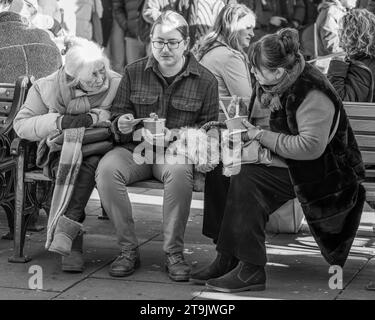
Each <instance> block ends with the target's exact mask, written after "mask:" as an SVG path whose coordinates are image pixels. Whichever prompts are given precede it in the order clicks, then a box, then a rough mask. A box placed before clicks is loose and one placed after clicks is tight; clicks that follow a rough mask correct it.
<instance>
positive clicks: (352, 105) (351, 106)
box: [344, 102, 375, 177]
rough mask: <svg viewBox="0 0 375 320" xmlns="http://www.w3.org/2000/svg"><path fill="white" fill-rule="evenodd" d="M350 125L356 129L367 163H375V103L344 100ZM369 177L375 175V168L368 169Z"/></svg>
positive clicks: (364, 160) (359, 144) (356, 135)
mask: <svg viewBox="0 0 375 320" xmlns="http://www.w3.org/2000/svg"><path fill="white" fill-rule="evenodd" d="M344 108H345V111H346V113H347V115H348V118H349V121H350V125H351V126H352V129H353V131H354V134H355V137H356V140H357V143H358V146H359V148H360V150H361V154H362V159H363V162H364V164H365V165H367V166H369V165H372V166H374V165H375V103H364V102H344ZM366 176H367V177H375V169H374V170H372V169H367V170H366Z"/></svg>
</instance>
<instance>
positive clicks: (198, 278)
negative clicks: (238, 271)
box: [190, 252, 238, 284]
mask: <svg viewBox="0 0 375 320" xmlns="http://www.w3.org/2000/svg"><path fill="white" fill-rule="evenodd" d="M237 264H238V260H237V258H235V257H233V256H229V255H226V254H222V253H219V252H218V254H217V256H216V259H215V260H214V261H213V262H212V263H211V264H210V265H209V266H207V267H205V268H203V269H201V270H199V271H197V272H194V273H193V274H192V275H191V277H190V281H191V282H193V283H196V284H205V283H206V281H207V280H209V279H214V278H218V277H221V276H222V275H224V274H226V273H227V272H229V271H231V270H233V269H234V268H235V267H236V266H237Z"/></svg>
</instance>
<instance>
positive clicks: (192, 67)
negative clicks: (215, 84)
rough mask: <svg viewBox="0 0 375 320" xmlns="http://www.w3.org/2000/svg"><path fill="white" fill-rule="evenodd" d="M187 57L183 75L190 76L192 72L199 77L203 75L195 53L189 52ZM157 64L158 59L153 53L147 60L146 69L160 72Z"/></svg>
mask: <svg viewBox="0 0 375 320" xmlns="http://www.w3.org/2000/svg"><path fill="white" fill-rule="evenodd" d="M185 57H186V59H188V64H187V66H186V70H185V71H184V72H183V73H182V75H184V76H188V75H190V74H195V75H196V76H198V77H199V76H200V75H201V73H200V72H199V66H198V61H197V59H195V57H194V56H193V54H192V53H191V52H188V53H187V54H186V56H185ZM157 65H158V62H157V60H156V59H155V57H154V56H153V55H151V56H150V57H149V58H148V60H147V63H146V67H145V71H146V70H147V69H150V68H152V70H153V71H154V72H160V71H158V69H157Z"/></svg>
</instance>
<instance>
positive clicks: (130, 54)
mask: <svg viewBox="0 0 375 320" xmlns="http://www.w3.org/2000/svg"><path fill="white" fill-rule="evenodd" d="M139 7H140V0H113V16H114V18H115V20H116V21H117V23H118V24H119V25H120V27H121V28H122V30H123V31H124V35H125V55H126V59H127V64H129V63H132V62H134V61H136V60H138V59H140V58H143V57H145V56H146V46H145V44H144V43H143V42H142V41H141V40H140V38H139V34H138V18H139V15H140V14H141V12H140V9H139Z"/></svg>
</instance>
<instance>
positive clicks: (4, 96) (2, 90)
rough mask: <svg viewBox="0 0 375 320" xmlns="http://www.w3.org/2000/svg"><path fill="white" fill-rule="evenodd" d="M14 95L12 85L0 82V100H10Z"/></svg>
mask: <svg viewBox="0 0 375 320" xmlns="http://www.w3.org/2000/svg"><path fill="white" fill-rule="evenodd" d="M13 97H14V85H9V86H8V87H7V86H6V85H5V84H1V83H0V101H12V100H13Z"/></svg>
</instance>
